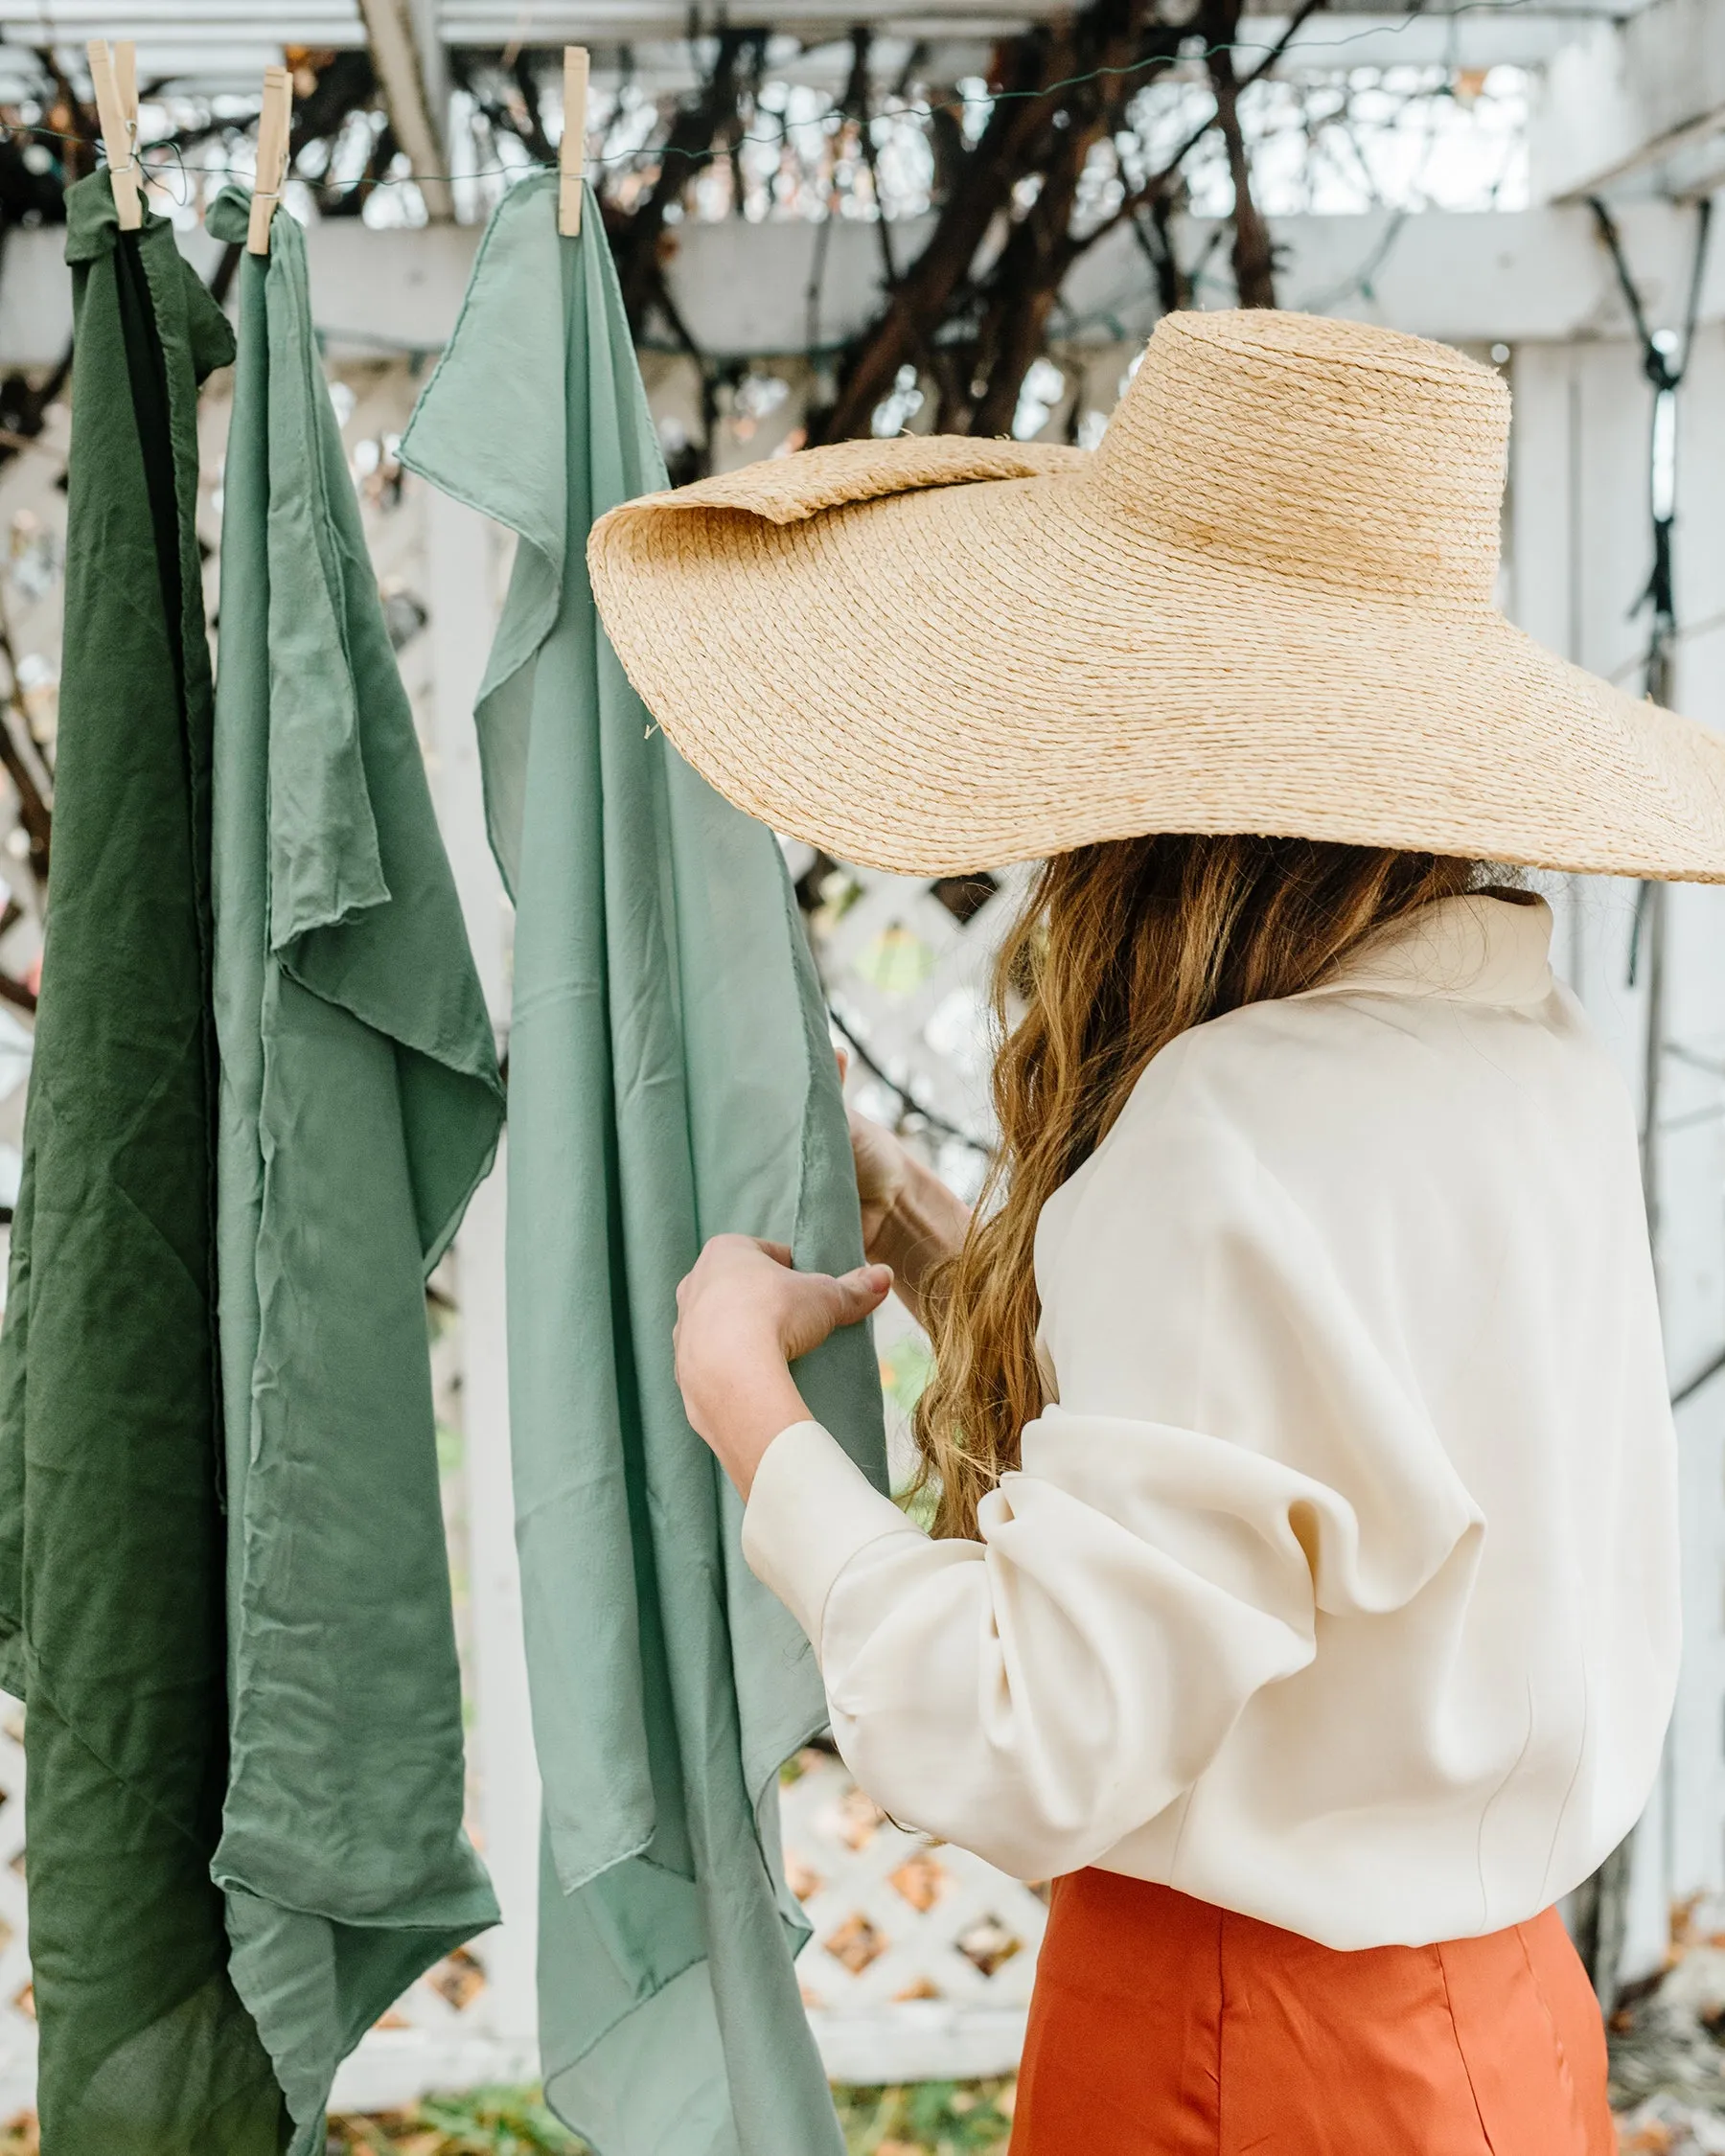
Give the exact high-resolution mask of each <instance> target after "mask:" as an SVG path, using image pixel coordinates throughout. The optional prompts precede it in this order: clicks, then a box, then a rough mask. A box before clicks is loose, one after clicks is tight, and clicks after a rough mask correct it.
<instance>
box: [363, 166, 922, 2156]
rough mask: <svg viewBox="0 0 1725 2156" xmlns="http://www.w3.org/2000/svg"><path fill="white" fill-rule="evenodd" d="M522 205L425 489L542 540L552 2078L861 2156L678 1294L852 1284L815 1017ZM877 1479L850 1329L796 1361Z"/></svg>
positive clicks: (538, 1493)
mask: <svg viewBox="0 0 1725 2156" xmlns="http://www.w3.org/2000/svg"><path fill="white" fill-rule="evenodd" d="M556 220H557V181H556V178H555V175H551V176H547V177H544V178H535V179H532V180H529V181H526V182H525V183H523V184H522V185H521V186H519V187H517V189H516V190H515V191H514V192H513V193H511V194H510V195H507V196H506V197H505V198H504V200H503V202H502V203H501V204H500V205H499V207H498V209H497V211H496V214H495V216H494V218H493V219H492V223H491V227H490V230H489V231H488V232H487V234H486V237H485V240H484V242H483V244H482V246H481V249H480V253H479V258H478V261H477V263H476V264H475V267H474V271H473V277H472V284H471V286H470V287H469V290H468V296H467V301H466V304H465V306H464V308H463V310H462V315H461V319H460V321H459V323H458V325H457V327H456V331H455V335H454V338H453V340H452V342H451V344H450V346H449V350H448V351H447V352H446V354H445V356H444V358H443V361H442V363H441V365H440V366H439V368H438V371H437V373H436V375H435V376H434V378H433V379H432V381H431V383H430V385H429V387H428V388H427V390H426V395H425V396H424V398H423V399H422V400H421V401H420V406H419V409H418V411H417V412H416V413H415V415H414V418H413V421H412V424H411V425H410V426H409V428H408V432H407V435H406V439H405V442H404V444H403V460H404V462H406V463H407V464H408V465H410V466H411V467H412V468H413V469H414V470H417V471H420V472H422V473H423V474H424V475H425V476H426V478H428V479H430V480H431V481H432V482H433V483H434V484H436V485H437V486H439V487H442V488H443V489H445V490H446V491H447V492H448V493H451V494H454V495H456V496H457V497H459V498H460V499H462V500H464V501H467V502H469V503H472V505H474V506H475V507H477V508H478V509H480V510H482V511H484V512H485V513H486V514H487V515H488V516H493V517H495V518H496V519H497V520H498V521H499V522H501V523H504V524H507V525H509V526H511V527H513V528H514V530H515V531H516V532H517V534H518V535H519V539H520V544H519V546H518V548H517V556H516V566H515V572H514V577H513V581H512V583H511V585H510V592H509V600H508V605H507V607H506V608H505V611H504V617H503V621H502V624H501V626H500V628H499V630H498V632H497V637H496V641H495V644H494V646H493V649H492V654H491V661H490V665H489V667H488V669H487V672H486V677H485V681H484V684H483V687H482V689H481V693H480V702H479V708H478V714H477V717H478V723H479V729H480V745H481V753H482V757H483V760H484V767H485V774H486V786H487V796H488V805H489V811H490V818H491V830H492V841H493V845H494V847H495V851H496V855H497V859H498V861H499V863H500V864H501V866H502V869H503V872H504V876H505V879H506V881H507V882H508V883H509V886H510V889H511V891H512V894H513V896H514V898H515V901H516V906H517V929H516V951H515V1009H514V1023H513V1027H512V1031H511V1035H510V1152H509V1179H510V1180H509V1253H508V1264H509V1315H510V1415H511V1430H512V1441H513V1450H514V1456H515V1472H516V1502H517V1534H518V1540H519V1545H520V1553H521V1574H522V1594H523V1599H524V1608H525V1617H526V1631H527V1656H528V1670H529V1675H530V1677H531V1680H532V1685H533V1709H534V1734H535V1738H536V1741H537V1744H538V1749H539V1757H540V1772H541V1775H542V1778H543V1783H544V1793H545V1795H544V1802H545V1864H544V1869H543V1881H544V1887H543V1892H542V1895H541V1914H540V2042H541V2047H542V2049H543V2053H544V2065H545V2081H546V2089H547V2093H548V2095H549V2097H550V2099H551V2101H552V2102H553V2104H554V2105H555V2106H556V2108H557V2110H558V2111H559V2112H560V2113H561V2114H562V2116H563V2118H564V2119H566V2120H567V2121H568V2122H569V2123H570V2124H571V2125H572V2126H573V2127H574V2128H575V2129H576V2130H577V2131H578V2132H580V2133H583V2134H585V2135H586V2137H587V2138H588V2139H589V2140H590V2141H591V2142H592V2144H593V2145H594V2146H595V2147H596V2148H597V2149H598V2150H599V2151H600V2156H740V2152H744V2151H746V2152H747V2156H839V2151H840V2149H841V2147H842V2143H841V2140H840V2137H839V2129H838V2125H837V2123H836V2121H835V2118H834V2113H833V2106H832V2100H831V2098H830V2095H829V2093H828V2091H827V2087H826V2083H825V2079H824V2076H823V2075H822V2073H821V2068H820V2063H819V2059H818V2056H817V2054H816V2050H815V2046H814V2043H813V2041H812V2039H811V2036H810V2033H809V2029H808V2024H807V2020H806V2018H805V2016H804V2014H803V2010H802V2005H801V2001H800V1998H799V1995H798V1991H797V1985H796V1981H795V1974H794V1970H793V1952H794V1949H795V1947H796V1946H797V1945H798V1944H799V1943H800V1942H801V1939H802V1938H803V1937H805V1936H806V1934H805V1932H804V1930H803V1928H802V1926H801V1924H800V1922H799V1920H798V1913H797V1909H796V1904H795V1902H794V1900H793V1898H792V1897H791V1896H790V1895H789V1894H788V1893H787V1892H786V1891H785V1887H784V1882H783V1878H782V1872H781V1865H780V1860H779V1853H778V1818H777V1783H778V1768H779V1766H780V1763H781V1762H782V1761H783V1760H784V1759H785V1757H786V1756H787V1755H789V1754H790V1753H792V1752H793V1751H794V1749H795V1748H796V1747H797V1745H799V1744H800V1743H802V1742H804V1741H805V1740H806V1739H807V1738H808V1736H810V1735H811V1734H812V1733H813V1732H815V1731H816V1730H817V1729H819V1728H820V1727H821V1726H822V1724H823V1723H824V1721H825V1703H824V1699H823V1695H822V1692H821V1687H820V1681H819V1677H818V1674H817V1673H816V1668H815V1665H814V1662H813V1658H812V1657H811V1655H810V1653H809V1650H808V1646H807V1643H806V1641H805V1640H803V1638H802V1635H801V1633H800V1632H799V1631H798V1630H797V1628H796V1626H795V1625H794V1624H793V1622H792V1620H791V1619H790V1617H788V1616H787V1615H786V1614H785V1612H784V1611H783V1610H782V1609H781V1608H780V1607H779V1605H778V1603H777V1602H776V1601H774V1600H773V1598H772V1597H771V1596H770V1594H767V1592H766V1591H765V1590H764V1589H763V1588H762V1587H760V1585H759V1584H758V1583H757V1582H756V1581H755V1580H754V1578H753V1577H752V1576H751V1575H750V1573H749V1572H748V1571H747V1567H746V1566H745V1565H744V1563H743V1559H742V1555H741V1550H740V1547H739V1532H740V1525H741V1522H740V1507H739V1505H738V1504H737V1502H736V1499H735V1497H734V1495H733V1493H732V1492H731V1490H730V1488H729V1485H728V1484H727V1483H725V1482H724V1478H723V1476H722V1475H721V1474H720V1473H719V1471H718V1469H717V1467H716V1465H715V1463H714V1461H713V1459H712V1457H711V1456H710V1455H709V1454H708V1452H707V1450H706V1448H705V1447H704V1446H703V1445H702V1444H701V1442H700V1440H699V1439H698V1438H697V1437H696V1436H695V1435H694V1434H693V1432H692V1431H691V1430H690V1429H689V1427H688V1424H687V1423H686V1421H685V1420H684V1418H683V1413H682V1407H681V1402H680V1400H679V1398H678V1392H677V1387H676V1381H675V1378H674V1375H673V1370H672V1359H671V1328H672V1323H673V1319H674V1317H675V1309H676V1300H675V1298H676V1290H677V1283H678V1279H679V1278H680V1277H681V1275H682V1274H683V1273H685V1272H687V1270H688V1268H689V1266H690V1265H691V1264H692V1263H693V1262H694V1259H695V1256H696V1254H697V1252H698V1250H699V1249H700V1246H701V1240H702V1238H703V1237H704V1236H706V1235H710V1234H713V1233H716V1232H719V1231H720V1230H723V1229H736V1230H742V1231H745V1232H748V1233H753V1234H759V1235H769V1236H771V1237H773V1238H775V1239H776V1240H780V1241H783V1242H788V1243H790V1244H792V1246H793V1249H794V1250H795V1252H796V1256H797V1260H798V1262H799V1263H800V1264H802V1265H804V1266H810V1267H817V1268H820V1269H823V1270H829V1271H834V1272H842V1271H844V1270H846V1269H847V1268H849V1267H850V1266H853V1265H856V1264H859V1263H860V1262H861V1260H862V1235H861V1229H860V1225H859V1221H858V1213H857V1193H856V1182H855V1178H854V1175H853V1171H852V1168H851V1159H850V1146H849V1141H848V1138H847V1135H846V1132H845V1125H844V1114H843V1108H842V1104H841V1102H840V1100H839V1086H838V1079H837V1073H836V1071H835V1068H834V1064H833V1058H832V1051H831V1048H830V1046H829V1045H828V1038H827V1029H826V1021H825V1013H824V1009H823V1006H822V1003H821V999H820V996H819V992H818V988H817V986H816V981H815V977H814V970H813V967H812V965H811V963H810V960H809V954H808V949H807V945H806V943H805V941H804V938H803V934H802V929H801V925H800V922H799V920H798V918H797V913H796V907H795V902H794V898H793V894H792V891H791V889H790V884H789V881H788V879H787V877H786V873H785V867H784V861H783V858H782V856H781V854H780V852H779V848H778V846H777V843H776V842H775V840H774V839H773V837H772V836H771V834H770V832H768V831H767V830H765V829H764V828H763V827H762V826H761V825H759V824H756V823H753V822H751V821H750V820H749V819H748V818H747V817H746V816H744V815H742V814H740V813H739V812H737V811H736V810H734V809H732V808H731V807H730V806H729V805H728V804H727V803H725V802H724V801H723V800H722V799H721V798H720V797H719V796H718V795H717V794H716V793H714V792H713V791H711V789H710V788H709V787H707V785H706V784H705V782H704V781H703V780H701V778H699V777H698V776H697V775H696V774H695V773H694V772H693V771H692V770H690V769H689V768H688V767H687V766H686V765H685V764H683V763H682V761H681V760H680V758H678V755H677V754H676V753H675V751H674V750H673V749H672V748H671V747H670V746H669V745H667V743H666V742H665V739H664V737H663V736H662V735H661V734H660V733H659V732H658V731H657V730H656V729H655V727H654V726H653V725H652V723H651V722H650V720H649V719H648V716H647V714H646V712H645V711H644V710H643V708H642V706H641V704H640V701H639V700H638V699H637V698H636V697H635V695H634V693H633V692H632V689H631V688H630V686H629V684H628V682H627V680H626V679H625V677H624V675H623V672H622V669H621V667H620V666H619V665H618V663H617V659H616V657H615V654H613V653H612V651H611V648H610V645H609V642H608V641H607V639H606V636H605V633H604V631H603V630H602V629H601V627H600V624H599V621H598V616H597V613H596V611H595V608H594V606H593V599H592V593H591V590H590V588H589V586H588V584H587V579H586V536H587V532H588V529H589V528H590V526H591V524H592V523H593V521H594V519H595V518H596V517H597V516H601V515H603V513H604V512H605V511H606V510H608V509H609V508H611V507H612V506H613V505H614V504H615V503H617V502H620V501H624V500H627V499H629V498H631V497H632V496H633V495H636V494H640V493H647V492H649V491H651V490H653V489H655V488H658V487H662V486H663V485H664V484H665V477H664V469H663V466H662V464H661V462H660V460H659V454H658V445H657V441H656V439H655V434H654V431H653V426H652V422H651V420H650V418H649V415H648V411H647V403H646V398H645V395H644V393H643V391H642V387H641V380H640V375H639V373H638V371H637V369H636V366H635V360H634V354H633V351H632V346H631V343H630V337H629V331H628V326H627V323H626V320H625V317H624V313H623V308H622V302H621V298H620V295H619V293H618V289H617V281H616V273H615V270H614V268H613V266H612V264H611V260H610V255H609V250H608V248H607V246H606V243H605V227H604V223H603V220H602V218H601V216H600V212H599V207H598V204H597V202H596V201H595V200H594V199H593V197H592V195H590V193H589V195H587V198H586V215H585V216H584V218H583V219H582V237H581V238H580V240H578V241H572V240H571V241H564V240H561V239H560V238H559V236H558V232H557V221H556ZM797 1375H798V1378H799V1381H800V1382H801V1384H802V1387H803V1389H804V1392H805V1395H806V1396H807V1397H808V1399H809V1402H810V1405H811V1408H812V1409H813V1411H814V1412H815V1413H816V1415H818V1416H819V1417H820V1418H821V1419H822V1421H824V1422H825V1423H826V1424H827V1426H828V1428H829V1429H831V1430H833V1431H834V1432H835V1434H837V1435H838V1436H839V1439H840V1441H841V1442H843V1443H844V1444H845V1445H846V1446H847V1448H848V1449H849V1450H850V1451H851V1452H852V1454H853V1456H854V1457H856V1458H857V1459H858V1461H859V1462H860V1463H861V1464H862V1466H863V1468H864V1469H865V1471H866V1472H867V1473H868V1474H869V1475H870V1476H871V1477H873V1478H874V1479H875V1480H876V1481H877V1482H878V1483H882V1484H884V1482H885V1448H884V1443H883V1437H882V1417H881V1391H880V1381H879V1374H878V1370H877V1367H876V1364H875V1360H874V1355H873V1350H872V1345H871V1342H870V1341H869V1338H868V1334H867V1329H866V1327H862V1328H858V1329H856V1330H854V1331H851V1332H848V1333H843V1334H839V1335H837V1336H836V1337H835V1338H834V1339H833V1340H831V1341H829V1342H827V1343H826V1344H825V1346H824V1347H823V1348H821V1349H820V1350H819V1351H818V1352H817V1353H816V1355H814V1356H811V1357H810V1358H808V1360H807V1361H806V1362H805V1363H804V1364H803V1365H800V1366H799V1368H798V1371H797Z"/></svg>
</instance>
